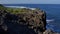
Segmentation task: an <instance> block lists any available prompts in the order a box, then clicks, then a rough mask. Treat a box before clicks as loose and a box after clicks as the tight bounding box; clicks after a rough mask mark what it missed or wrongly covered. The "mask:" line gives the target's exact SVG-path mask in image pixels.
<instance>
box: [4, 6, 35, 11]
mask: <svg viewBox="0 0 60 34" xmlns="http://www.w3.org/2000/svg"><path fill="white" fill-rule="evenodd" d="M5 7H10V8H26V9H31V10H35V9H36V8H30V7H25V6H5Z"/></svg>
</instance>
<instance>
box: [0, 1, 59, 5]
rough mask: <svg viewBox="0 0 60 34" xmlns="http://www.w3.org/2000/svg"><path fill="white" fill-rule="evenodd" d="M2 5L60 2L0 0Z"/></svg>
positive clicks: (54, 2) (57, 2)
mask: <svg viewBox="0 0 60 34" xmlns="http://www.w3.org/2000/svg"><path fill="white" fill-rule="evenodd" d="M0 4H60V0H0Z"/></svg>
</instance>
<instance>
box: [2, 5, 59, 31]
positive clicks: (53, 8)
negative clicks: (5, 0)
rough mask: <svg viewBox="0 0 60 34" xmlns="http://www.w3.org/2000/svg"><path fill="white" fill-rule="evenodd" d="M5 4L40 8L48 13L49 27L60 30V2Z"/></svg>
mask: <svg viewBox="0 0 60 34" xmlns="http://www.w3.org/2000/svg"><path fill="white" fill-rule="evenodd" d="M3 5H4V6H15V7H20V6H22V7H30V8H40V9H42V10H44V11H46V14H47V18H46V21H47V26H46V28H47V29H52V30H53V31H55V32H60V4H3Z"/></svg>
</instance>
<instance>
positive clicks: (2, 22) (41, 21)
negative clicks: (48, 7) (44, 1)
mask: <svg viewBox="0 0 60 34" xmlns="http://www.w3.org/2000/svg"><path fill="white" fill-rule="evenodd" d="M24 10H28V12H25V13H19V14H12V13H9V12H7V11H6V10H0V33H1V34H50V33H51V31H50V30H46V13H45V12H44V11H41V10H30V9H24ZM51 34H53V32H52V33H51Z"/></svg>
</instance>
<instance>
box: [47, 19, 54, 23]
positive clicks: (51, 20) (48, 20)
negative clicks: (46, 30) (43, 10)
mask: <svg viewBox="0 0 60 34" xmlns="http://www.w3.org/2000/svg"><path fill="white" fill-rule="evenodd" d="M53 21H54V19H47V20H46V22H47V23H50V22H53Z"/></svg>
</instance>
